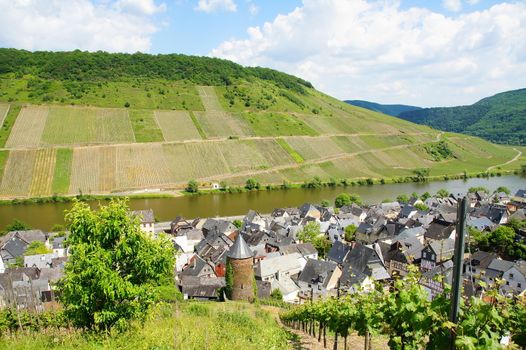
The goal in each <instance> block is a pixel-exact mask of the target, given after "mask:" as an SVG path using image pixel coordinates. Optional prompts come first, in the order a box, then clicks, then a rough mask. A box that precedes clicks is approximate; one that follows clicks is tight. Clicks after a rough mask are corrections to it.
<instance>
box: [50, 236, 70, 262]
mask: <svg viewBox="0 0 526 350" xmlns="http://www.w3.org/2000/svg"><path fill="white" fill-rule="evenodd" d="M51 245H52V248H53V255H55V257H57V258H63V257H65V256H67V254H68V253H67V247H66V237H64V236H62V237H53V242H52V243H51Z"/></svg>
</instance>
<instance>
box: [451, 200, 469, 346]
mask: <svg viewBox="0 0 526 350" xmlns="http://www.w3.org/2000/svg"><path fill="white" fill-rule="evenodd" d="M467 212H468V199H467V198H466V197H464V198H462V199H461V200H460V202H458V206H457V227H456V238H455V255H454V259H455V261H454V263H455V264H454V265H453V288H452V290H451V312H450V314H449V320H450V321H451V322H453V323H455V324H456V323H457V322H458V311H459V306H460V298H461V297H462V296H461V294H460V293H461V287H462V281H463V277H462V266H463V265H464V237H465V233H466V215H467ZM455 338H456V335H455V331H454V330H453V331H451V344H450V349H451V350H454V349H455Z"/></svg>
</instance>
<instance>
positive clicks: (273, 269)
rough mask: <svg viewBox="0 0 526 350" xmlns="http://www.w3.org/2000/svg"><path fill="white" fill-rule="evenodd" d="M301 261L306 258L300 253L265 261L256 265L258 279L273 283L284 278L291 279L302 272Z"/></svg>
mask: <svg viewBox="0 0 526 350" xmlns="http://www.w3.org/2000/svg"><path fill="white" fill-rule="evenodd" d="M301 260H305V258H303V256H302V255H301V254H299V253H292V254H287V255H280V256H276V257H273V258H269V259H263V260H261V261H260V262H259V263H258V264H257V265H256V277H258V278H259V279H261V280H262V281H265V282H272V281H273V280H274V279H280V277H282V276H286V277H290V276H292V275H294V274H297V273H299V272H301V270H302V268H303V267H302V263H301V262H300V261H301Z"/></svg>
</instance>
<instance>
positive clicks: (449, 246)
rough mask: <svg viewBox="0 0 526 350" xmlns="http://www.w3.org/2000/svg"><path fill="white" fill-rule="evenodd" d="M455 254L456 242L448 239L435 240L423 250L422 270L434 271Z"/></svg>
mask: <svg viewBox="0 0 526 350" xmlns="http://www.w3.org/2000/svg"><path fill="white" fill-rule="evenodd" d="M454 253H455V240H453V239H451V238H446V239H442V240H433V241H430V242H428V243H427V244H426V246H425V247H424V249H422V253H421V259H420V267H421V269H422V270H432V269H434V268H435V267H436V266H438V265H440V264H442V263H443V262H445V261H447V260H449V259H451V258H452V257H453V254H454Z"/></svg>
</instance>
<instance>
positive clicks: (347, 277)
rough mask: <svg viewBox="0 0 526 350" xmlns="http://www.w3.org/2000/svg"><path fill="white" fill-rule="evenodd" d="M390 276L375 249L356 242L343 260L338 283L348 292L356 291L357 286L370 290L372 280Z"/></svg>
mask: <svg viewBox="0 0 526 350" xmlns="http://www.w3.org/2000/svg"><path fill="white" fill-rule="evenodd" d="M390 278H391V276H390V275H389V273H388V272H387V270H386V269H385V267H384V265H383V262H382V260H381V258H380V256H379V254H378V252H377V251H376V249H374V248H373V247H369V246H365V245H362V244H359V243H356V244H354V245H353V247H352V249H351V251H350V252H349V253H348V254H347V255H346V257H345V259H344V261H343V271H342V276H341V279H340V285H341V288H344V289H347V290H348V291H349V292H356V291H357V290H356V287H357V286H359V287H360V288H361V289H362V290H370V289H372V288H374V281H376V280H380V281H381V280H387V279H390Z"/></svg>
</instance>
